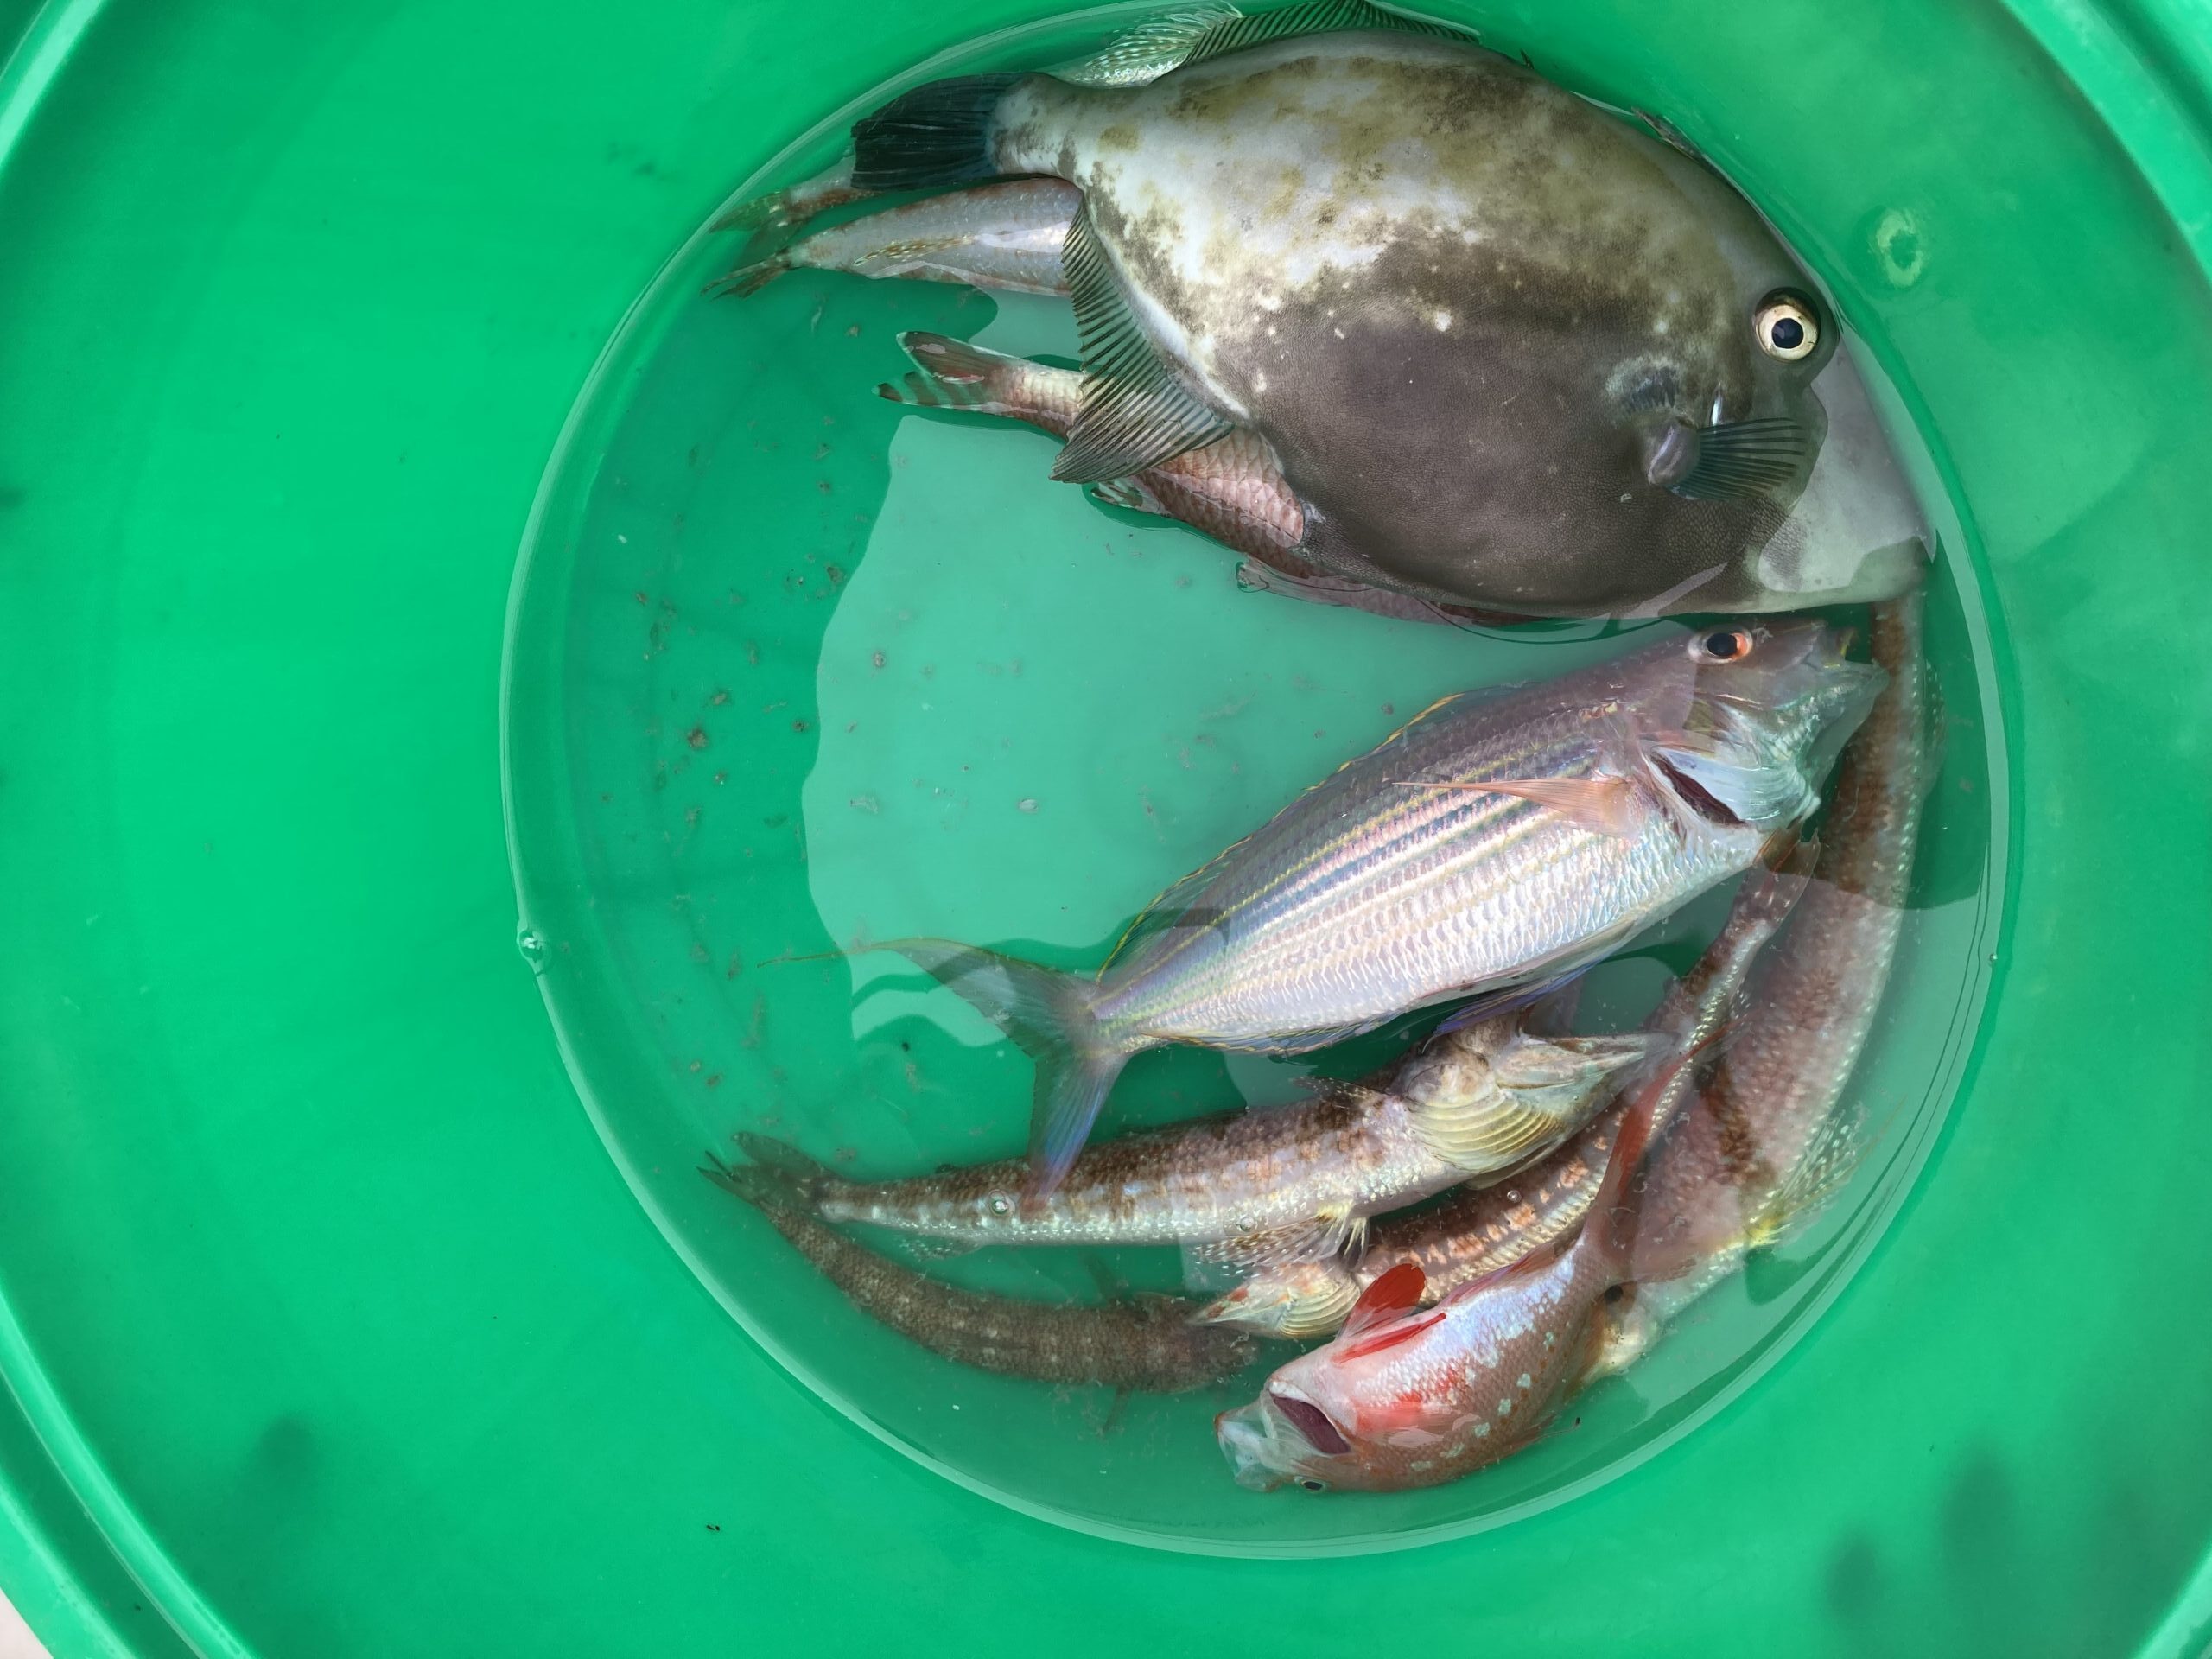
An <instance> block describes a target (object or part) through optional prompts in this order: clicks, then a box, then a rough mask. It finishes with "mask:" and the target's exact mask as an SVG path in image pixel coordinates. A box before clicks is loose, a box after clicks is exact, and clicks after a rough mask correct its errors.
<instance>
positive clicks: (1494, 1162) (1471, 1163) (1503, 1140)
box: [1414, 1090, 1598, 1175]
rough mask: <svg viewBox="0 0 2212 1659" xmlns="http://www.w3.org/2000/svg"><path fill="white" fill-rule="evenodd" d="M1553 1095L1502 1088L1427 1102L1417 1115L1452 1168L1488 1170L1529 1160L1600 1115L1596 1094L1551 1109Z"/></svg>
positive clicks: (1428, 1143) (1417, 1126)
mask: <svg viewBox="0 0 2212 1659" xmlns="http://www.w3.org/2000/svg"><path fill="white" fill-rule="evenodd" d="M1552 1104H1554V1102H1551V1101H1547V1100H1541V1099H1539V1100H1536V1101H1533V1102H1530V1101H1523V1100H1521V1099H1519V1098H1517V1097H1516V1096H1513V1095H1512V1094H1510V1093H1509V1092H1507V1091H1504V1090H1499V1091H1497V1092H1496V1093H1493V1094H1491V1095H1490V1096H1489V1097H1488V1098H1486V1099H1484V1100H1480V1101H1475V1102H1468V1103H1459V1104H1454V1105H1451V1106H1427V1107H1423V1108H1421V1109H1420V1110H1419V1111H1418V1112H1417V1113H1416V1114H1415V1115H1414V1133H1415V1134H1416V1135H1419V1136H1420V1137H1421V1144H1422V1145H1423V1146H1424V1147H1427V1148H1428V1149H1429V1151H1431V1152H1432V1153H1433V1154H1436V1156H1437V1157H1439V1158H1440V1159H1441V1160H1443V1161H1444V1162H1446V1163H1447V1164H1449V1165H1451V1166H1452V1168H1454V1169H1456V1170H1459V1171H1461V1172H1463V1173H1465V1174H1468V1175H1487V1174H1490V1173H1492V1172H1493V1171H1497V1170H1503V1169H1511V1168H1512V1167H1514V1166H1516V1164H1523V1163H1526V1162H1527V1161H1528V1160H1529V1159H1531V1158H1533V1157H1535V1155H1536V1154H1539V1153H1541V1152H1543V1151H1546V1150H1548V1148H1550V1147H1553V1146H1554V1145H1556V1144H1557V1143H1558V1142H1560V1141H1563V1140H1565V1139H1566V1138H1567V1136H1568V1135H1571V1134H1573V1132H1574V1131H1575V1130H1576V1129H1578V1128H1581V1126H1582V1124H1583V1122H1586V1120H1587V1119H1588V1118H1590V1117H1591V1116H1594V1115H1595V1114H1594V1110H1593V1109H1594V1108H1595V1107H1596V1105H1597V1104H1598V1100H1597V1097H1596V1096H1594V1094H1591V1093H1585V1094H1583V1095H1581V1096H1580V1097H1579V1098H1577V1099H1576V1100H1575V1102H1574V1103H1573V1109H1570V1110H1567V1111H1564V1112H1561V1111H1550V1110H1546V1109H1545V1108H1546V1107H1547V1106H1548V1105H1552ZM1559 1104H1565V1103H1564V1102H1560V1103H1559Z"/></svg>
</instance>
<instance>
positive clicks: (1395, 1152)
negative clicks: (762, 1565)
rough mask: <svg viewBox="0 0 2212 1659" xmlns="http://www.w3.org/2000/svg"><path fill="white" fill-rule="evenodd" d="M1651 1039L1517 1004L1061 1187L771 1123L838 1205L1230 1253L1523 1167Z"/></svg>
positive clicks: (975, 1238) (985, 1227)
mask: <svg viewBox="0 0 2212 1659" xmlns="http://www.w3.org/2000/svg"><path fill="white" fill-rule="evenodd" d="M1654 1041H1655V1039H1647V1038H1645V1037H1643V1036H1642V1035H1640V1034H1637V1033H1630V1034H1629V1035H1626V1036H1621V1037H1562V1038H1558V1039H1547V1038H1542V1037H1537V1036H1532V1035H1530V1034H1529V1033H1527V1032H1526V1031H1524V1030H1522V1028H1521V1024H1520V1021H1519V1020H1517V1019H1516V1018H1514V1017H1511V1016H1505V1017H1501V1018H1498V1019H1495V1020H1487V1021H1482V1022H1478V1023H1477V1024H1475V1025H1472V1026H1469V1027H1463V1028H1460V1029H1457V1030H1451V1031H1446V1032H1443V1033H1439V1034H1438V1035H1437V1036H1436V1037H1435V1038H1433V1039H1432V1040H1431V1041H1429V1042H1428V1043H1427V1044H1425V1045H1423V1046H1422V1047H1421V1049H1420V1050H1418V1051H1417V1052H1415V1053H1414V1054H1413V1055H1411V1056H1409V1057H1408V1058H1407V1059H1406V1060H1405V1061H1404V1062H1403V1063H1402V1065H1400V1066H1399V1067H1398V1068H1397V1071H1396V1073H1395V1076H1393V1077H1391V1078H1390V1079H1389V1081H1388V1083H1387V1084H1384V1085H1383V1086H1382V1087H1380V1088H1367V1087H1363V1086H1361V1085H1357V1084H1332V1085H1330V1086H1329V1087H1328V1088H1326V1089H1325V1090H1324V1091H1323V1092H1321V1093H1320V1094H1319V1095H1318V1096H1314V1097H1313V1098H1311V1099H1308V1100H1305V1101H1301V1102H1299V1103H1295V1104H1292V1105H1287V1106H1281V1107H1274V1108H1268V1109H1259V1110H1254V1111H1237V1112H1228V1113H1224V1114H1221V1115H1220V1116H1214V1117H1208V1118H1201V1119H1198V1120H1197V1121H1195V1122H1186V1123H1178V1124H1174V1125H1173V1126H1171V1127H1169V1128H1160V1129H1148V1130H1143V1131H1141V1132H1139V1133H1137V1134H1134V1135H1123V1136H1121V1137H1120V1138H1118V1139H1116V1140H1114V1141H1107V1142H1104V1143H1103V1144H1101V1145H1098V1146H1095V1147H1090V1148H1089V1149H1088V1150H1087V1151H1085V1152H1084V1154H1082V1155H1081V1156H1080V1157H1078V1158H1077V1160H1075V1162H1074V1164H1073V1165H1072V1166H1071V1167H1070V1169H1069V1171H1068V1174H1067V1178H1066V1179H1065V1180H1064V1181H1063V1182H1062V1183H1061V1184H1060V1185H1058V1187H1057V1188H1056V1189H1054V1190H1053V1191H1052V1192H1051V1193H1050V1194H1049V1195H1047V1196H1045V1197H1033V1196H1032V1195H1031V1194H1030V1193H1029V1192H1028V1190H1027V1189H1028V1185H1029V1169H1028V1166H1027V1164H1026V1163H1025V1162H1023V1161H1022V1160H1018V1159H1015V1160H1006V1161H1004V1162H1000V1163H993V1164H984V1165H981V1166H976V1167H972V1168H967V1169H950V1170H944V1171H941V1172H939V1173H937V1174H934V1175H923V1176H918V1177H915V1178H912V1179H907V1180H897V1181H880V1182H861V1181H851V1180H846V1179H842V1178H841V1177H839V1176H837V1175H836V1174H833V1173H831V1172H829V1170H827V1169H824V1168H823V1167H822V1166H819V1165H817V1164H814V1163H812V1162H811V1161H810V1160H804V1159H803V1158H802V1157H801V1156H800V1154H797V1153H796V1152H794V1151H793V1150H792V1149H791V1148H790V1147H785V1146H783V1145H781V1144H780V1143H779V1142H776V1141H769V1140H766V1138H764V1137H762V1136H760V1135H740V1136H739V1137H738V1141H739V1145H740V1146H741V1147H742V1149H743V1150H744V1152H745V1154H746V1155H747V1157H748V1158H751V1159H752V1160H753V1161H754V1162H755V1163H757V1164H764V1165H772V1166H776V1167H777V1168H779V1169H781V1170H784V1171H785V1173H787V1174H788V1176H789V1177H790V1179H791V1183H792V1185H793V1187H794V1188H795V1190H796V1191H797V1192H799V1193H800V1194H802V1195H803V1196H804V1198H806V1199H807V1200H808V1201H809V1202H810V1203H811V1204H812V1205H813V1207H814V1210H815V1213H816V1214H817V1215H818V1216H820V1217H822V1218H823V1220H825V1221H830V1222H864V1223H867V1224H869V1225H871V1226H875V1227H882V1228H887V1229H888V1230H891V1231H893V1232H898V1233H904V1234H907V1235H910V1236H921V1237H926V1238H931V1239H939V1240H945V1241H950V1242H951V1243H955V1244H958V1245H963V1246H966V1245H977V1244H1087V1245H1093V1246H1107V1245H1125V1244H1180V1245H1186V1246H1191V1245H1195V1246H1205V1247H1210V1248H1209V1250H1208V1253H1209V1254H1211V1255H1217V1256H1218V1257H1219V1258H1221V1259H1223V1260H1228V1261H1235V1262H1281V1261H1291V1260H1297V1259H1300V1258H1303V1257H1307V1256H1313V1255H1333V1254H1335V1253H1336V1252H1338V1251H1340V1250H1342V1249H1344V1248H1345V1246H1346V1245H1347V1244H1348V1243H1351V1242H1353V1241H1355V1240H1357V1237H1358V1236H1359V1234H1360V1231H1361V1230H1363V1228H1364V1226H1365V1224H1366V1222H1367V1218H1368V1217H1370V1216H1374V1215H1378V1214H1380V1213H1382V1212H1383V1211H1388V1210H1394V1209H1397V1208H1400V1207H1402V1206H1403V1205H1408V1204H1413V1203H1416V1202H1418V1201H1419V1200H1421V1199H1422V1198H1427V1197H1428V1196H1429V1195H1430V1194H1431V1193H1433V1192H1441V1191H1443V1190H1444V1189H1445V1188H1446V1187H1447V1186H1451V1185H1455V1184H1456V1183H1458V1182H1460V1181H1464V1180H1468V1179H1472V1178H1474V1177H1477V1176H1479V1175H1484V1174H1492V1173H1497V1171H1499V1170H1502V1169H1510V1168H1511V1167H1513V1166H1515V1165H1516V1164H1520V1163H1522V1162H1525V1161H1526V1160H1529V1158H1532V1157H1535V1156H1539V1155H1541V1154H1542V1153H1543V1152H1544V1151H1545V1150H1546V1149H1548V1147H1553V1146H1555V1145H1557V1144H1558V1143H1559V1142H1560V1141H1561V1140H1562V1139H1564V1138H1565V1137H1566V1136H1567V1135H1572V1134H1573V1133H1574V1131H1575V1130H1576V1129H1578V1128H1580V1127H1581V1126H1582V1125H1583V1124H1584V1123H1585V1122H1587V1121H1588V1120H1589V1118H1590V1116H1591V1115H1592V1113H1593V1112H1595V1111H1596V1110H1597V1109H1599V1106H1600V1105H1602V1104H1603V1103H1604V1102H1605V1099H1606V1097H1607V1096H1609V1095H1610V1094H1611V1092H1612V1090H1613V1089H1614V1088H1615V1087H1616V1086H1617V1085H1618V1084H1619V1082H1620V1081H1621V1079H1622V1077H1623V1076H1624V1073H1625V1071H1626V1070H1627V1069H1628V1068H1629V1067H1631V1066H1633V1065H1637V1064H1639V1063H1640V1062H1642V1061H1643V1059H1644V1058H1646V1056H1647V1054H1648V1053H1649V1051H1650V1050H1651V1048H1652V1047H1653V1046H1654Z"/></svg>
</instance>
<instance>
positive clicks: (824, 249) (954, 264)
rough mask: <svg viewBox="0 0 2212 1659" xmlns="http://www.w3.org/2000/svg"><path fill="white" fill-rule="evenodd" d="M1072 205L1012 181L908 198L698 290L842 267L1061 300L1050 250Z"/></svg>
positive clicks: (1056, 257)
mask: <svg viewBox="0 0 2212 1659" xmlns="http://www.w3.org/2000/svg"><path fill="white" fill-rule="evenodd" d="M1082 200H1083V195H1082V193H1081V192H1080V191H1078V190H1077V189H1076V188H1075V187H1074V186H1073V185H1071V184H1065V183H1063V182H1062V181H1059V180H1058V179H1017V180H1014V181H1010V182H1008V183H1005V184H993V185H986V186H984V187H983V188H981V189H976V190H963V191H959V192H957V193H956V194H951V195H947V196H932V197H931V198H929V199H928V200H923V201H911V202H907V203H906V204H905V205H904V206H902V207H893V208H889V209H887V210H886V211H884V212H882V213H871V214H869V215H868V217H867V218H866V219H854V220H851V221H849V223H846V224H843V225H833V226H830V227H829V229H827V230H823V231H816V232H813V233H812V234H810V235H808V236H805V237H803V238H800V239H799V240H798V241H795V242H793V243H791V245H789V246H787V247H785V248H782V249H779V251H776V252H774V253H772V254H770V255H769V256H767V257H766V258H763V259H760V260H756V261H754V262H753V263H752V264H742V265H740V266H739V267H738V268H737V269H736V270H733V271H731V272H730V273H729V275H728V276H727V277H723V278H722V279H721V281H720V282H718V283H715V284H714V286H713V287H712V288H710V289H709V290H708V291H709V293H713V294H751V293H754V292H756V291H757V290H759V289H762V288H765V287H766V285H767V284H768V283H772V282H773V281H774V280H775V279H776V278H777V277H780V276H782V275H783V274H784V273H785V271H788V270H842V271H850V272H851V273H852V274H854V275H855V276H857V277H916V278H918V279H920V280H923V281H926V282H933V283H974V284H976V285H977V286H980V287H984V288H993V289H1001V290H1003V291H1007V292H1011V293H1017V294H1065V293H1066V292H1067V280H1066V278H1065V276H1064V275H1063V274H1062V271H1061V269H1060V248H1061V245H1062V244H1063V243H1065V241H1066V240H1067V233H1068V222H1069V221H1070V220H1071V219H1073V218H1074V217H1075V212H1076V209H1077V207H1079V206H1080V205H1081V204H1082Z"/></svg>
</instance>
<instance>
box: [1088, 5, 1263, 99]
mask: <svg viewBox="0 0 2212 1659" xmlns="http://www.w3.org/2000/svg"><path fill="white" fill-rule="evenodd" d="M1242 16H1243V14H1242V13H1240V12H1239V11H1238V10H1236V7H1234V6H1226V5H1212V6H1192V7H1190V8H1188V9H1187V10H1182V11H1170V12H1166V13H1163V14H1162V15H1161V16H1157V17H1147V18H1146V19H1145V21H1144V22H1141V23H1138V24H1136V25H1135V27H1134V28H1131V29H1125V30H1123V31H1122V33H1121V34H1119V35H1116V36H1115V37H1114V38H1113V39H1112V40H1110V41H1107V42H1106V44H1105V45H1104V46H1103V47H1102V48H1100V49H1099V50H1097V51H1096V52H1094V53H1092V54H1090V56H1089V57H1087V58H1079V59H1077V60H1076V61H1075V62H1073V63H1067V64H1062V65H1061V66H1060V67H1058V68H1057V69H1055V70H1053V71H1052V78H1053V79H1055V80H1065V81H1066V82H1067V83H1068V84H1069V85H1070V86H1149V85H1150V84H1151V83H1152V82H1154V81H1155V80H1158V79H1160V77H1161V76H1162V75H1164V74H1166V73H1167V72H1168V71H1169V70H1171V69H1179V68H1180V67H1182V66H1183V65H1184V64H1185V63H1187V62H1188V61H1189V60H1190V57H1191V48H1192V47H1194V46H1196V45H1197V44H1198V41H1202V40H1204V39H1205V36H1206V35H1208V34H1209V33H1210V32H1211V31H1212V30H1213V29H1216V28H1217V27H1218V26H1219V25H1221V24H1223V23H1230V22H1237V21H1239V20H1240V18H1241V17H1242Z"/></svg>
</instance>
